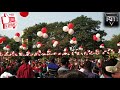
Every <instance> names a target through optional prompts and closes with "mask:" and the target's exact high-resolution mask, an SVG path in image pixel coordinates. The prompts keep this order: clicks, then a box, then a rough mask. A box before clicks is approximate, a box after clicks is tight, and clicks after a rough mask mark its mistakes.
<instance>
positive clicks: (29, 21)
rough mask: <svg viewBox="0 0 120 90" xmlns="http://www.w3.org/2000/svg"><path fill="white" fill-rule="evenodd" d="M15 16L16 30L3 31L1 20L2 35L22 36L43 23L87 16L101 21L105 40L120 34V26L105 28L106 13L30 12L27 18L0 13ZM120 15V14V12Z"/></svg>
mask: <svg viewBox="0 0 120 90" xmlns="http://www.w3.org/2000/svg"><path fill="white" fill-rule="evenodd" d="M4 13H6V14H14V15H15V18H16V21H17V22H16V23H17V27H16V28H15V29H3V25H2V22H1V18H0V35H5V36H8V37H10V38H12V37H14V35H15V33H16V32H19V33H20V34H22V31H23V30H24V29H25V28H27V27H30V26H33V25H35V24H39V23H42V22H45V23H53V22H61V21H62V22H66V21H69V20H72V19H75V18H76V17H79V16H81V15H85V16H87V17H89V18H92V19H93V20H99V21H101V25H100V29H101V30H105V32H106V33H107V36H105V37H104V38H105V39H106V40H110V39H111V38H112V36H113V35H118V34H120V26H118V27H105V26H104V23H103V22H104V18H103V17H104V12H29V15H28V16H27V17H22V16H20V14H19V12H0V17H1V16H3V14H4ZM119 14H120V12H119Z"/></svg>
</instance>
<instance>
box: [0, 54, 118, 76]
mask: <svg viewBox="0 0 120 90" xmlns="http://www.w3.org/2000/svg"><path fill="white" fill-rule="evenodd" d="M11 57H12V56H11ZM11 57H5V56H4V58H0V59H1V60H0V78H120V56H118V57H117V58H114V57H113V58H110V57H108V58H103V59H93V58H92V59H91V58H89V57H87V58H85V59H84V60H83V59H81V58H73V57H69V56H62V57H55V56H51V57H50V58H46V59H43V58H38V59H34V60H33V59H32V58H31V57H30V56H21V59H14V60H13V58H11ZM19 57H20V56H19Z"/></svg>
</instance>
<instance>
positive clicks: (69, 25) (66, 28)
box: [63, 23, 74, 35]
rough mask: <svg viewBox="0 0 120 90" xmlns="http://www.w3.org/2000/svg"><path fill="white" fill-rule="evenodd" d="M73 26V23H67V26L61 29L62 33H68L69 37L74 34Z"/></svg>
mask: <svg viewBox="0 0 120 90" xmlns="http://www.w3.org/2000/svg"><path fill="white" fill-rule="evenodd" d="M73 28H74V24H73V23H69V24H68V25H67V26H64V27H63V31H64V32H68V33H69V34H70V35H72V34H74V30H73Z"/></svg>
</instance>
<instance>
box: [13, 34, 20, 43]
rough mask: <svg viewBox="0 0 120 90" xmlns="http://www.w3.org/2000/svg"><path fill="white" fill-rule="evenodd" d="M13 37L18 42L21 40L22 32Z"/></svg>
mask: <svg viewBox="0 0 120 90" xmlns="http://www.w3.org/2000/svg"><path fill="white" fill-rule="evenodd" d="M13 39H14V40H15V41H16V42H20V33H18V32H17V33H16V34H15V36H14V37H13Z"/></svg>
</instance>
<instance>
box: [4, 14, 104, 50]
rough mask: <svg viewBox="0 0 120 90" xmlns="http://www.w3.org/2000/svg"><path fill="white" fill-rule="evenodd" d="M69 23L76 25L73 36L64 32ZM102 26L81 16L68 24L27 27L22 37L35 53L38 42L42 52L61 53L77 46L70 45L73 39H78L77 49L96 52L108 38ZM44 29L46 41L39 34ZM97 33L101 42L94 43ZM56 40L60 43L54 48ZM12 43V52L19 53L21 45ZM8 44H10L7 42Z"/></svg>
mask: <svg viewBox="0 0 120 90" xmlns="http://www.w3.org/2000/svg"><path fill="white" fill-rule="evenodd" d="M69 22H72V23H73V24H74V26H75V27H74V28H73V30H74V31H75V32H74V34H73V35H69V34H68V33H66V32H64V31H63V26H67V24H68V23H69ZM100 24H101V22H100V21H98V20H93V19H92V18H88V17H87V16H83V15H82V16H80V17H77V18H75V19H73V20H71V21H66V22H54V23H49V24H48V23H39V24H35V25H34V26H31V27H26V28H25V29H24V35H22V38H24V39H28V46H29V49H31V50H30V51H32V52H35V51H36V50H35V49H32V46H33V45H35V44H36V42H38V41H39V42H41V43H42V44H43V46H42V47H41V48H40V49H41V50H42V51H44V52H46V51H47V50H48V49H51V50H52V51H60V52H62V51H63V49H64V48H65V47H68V48H69V47H70V46H75V45H71V44H70V42H69V41H70V39H72V37H76V38H77V41H78V44H77V45H76V48H78V47H79V46H80V45H82V46H83V48H84V49H85V50H86V49H90V50H95V49H97V48H99V45H100V44H101V43H102V40H103V36H106V33H105V31H104V30H100ZM43 27H46V28H47V30H48V32H47V34H48V36H49V37H48V38H47V39H44V38H43V37H38V36H37V32H38V31H40V30H41V29H42V28H43ZM96 33H100V35H101V37H100V38H101V41H100V42H96V41H93V38H92V37H93V35H94V34H96ZM53 39H55V40H57V41H59V45H57V47H55V48H54V47H53V46H52V40H53ZM10 40H11V41H10V42H9V44H10V45H11V50H14V51H18V48H19V46H20V44H21V43H17V45H16V43H15V41H14V40H13V39H10ZM6 43H8V42H6Z"/></svg>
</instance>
